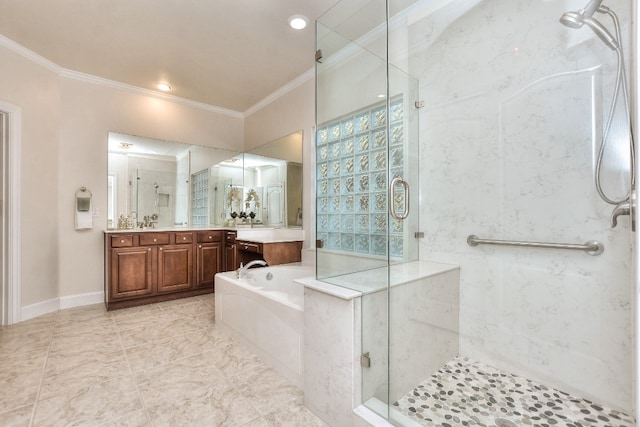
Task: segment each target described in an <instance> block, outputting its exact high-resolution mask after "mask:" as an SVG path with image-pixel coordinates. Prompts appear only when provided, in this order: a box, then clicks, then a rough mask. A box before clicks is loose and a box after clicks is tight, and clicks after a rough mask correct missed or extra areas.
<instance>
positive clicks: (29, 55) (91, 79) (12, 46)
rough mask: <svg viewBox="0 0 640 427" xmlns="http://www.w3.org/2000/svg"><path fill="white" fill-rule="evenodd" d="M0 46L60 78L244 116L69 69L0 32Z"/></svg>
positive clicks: (240, 115)
mask: <svg viewBox="0 0 640 427" xmlns="http://www.w3.org/2000/svg"><path fill="white" fill-rule="evenodd" d="M0 46H2V47H5V48H7V49H9V50H11V51H12V52H14V53H16V54H18V55H20V56H22V57H23V58H25V59H27V60H29V61H31V62H33V63H35V64H37V65H40V66H41V67H44V68H46V69H47V70H49V71H52V72H54V73H56V74H57V75H59V76H60V77H62V78H67V79H70V80H77V81H81V82H85V83H90V84H94V85H98V86H104V87H109V88H112V89H117V90H122V91H126V92H129V93H134V94H137V95H143V96H148V97H152V98H157V99H162V100H165V101H169V102H173V103H176V104H181V105H185V106H188V107H193V108H197V109H200V110H205V111H210V112H212V113H217V114H223V115H226V116H231V117H235V118H240V119H243V118H244V114H243V113H241V112H239V111H234V110H229V109H227V108H222V107H218V106H216V105H211V104H205V103H204V102H197V101H193V100H190V99H186V98H181V97H179V96H174V95H169V94H165V93H160V92H156V91H153V90H150V89H144V88H141V87H138V86H133V85H129V84H126V83H121V82H117V81H114V80H109V79H105V78H102V77H97V76H93V75H90V74H85V73H81V72H78V71H73V70H69V69H67V68H64V67H61V66H59V65H58V64H56V63H55V62H52V61H50V60H48V59H47V58H45V57H43V56H41V55H38V54H37V53H35V52H33V51H32V50H29V49H27V48H26V47H24V46H22V45H20V44H18V43H16V42H14V41H13V40H11V39H9V38H7V37H5V36H3V35H2V34H0Z"/></svg>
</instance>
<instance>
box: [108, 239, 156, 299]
mask: <svg viewBox="0 0 640 427" xmlns="http://www.w3.org/2000/svg"><path fill="white" fill-rule="evenodd" d="M110 252H111V253H110V257H109V258H110V264H109V265H110V267H109V273H110V274H109V279H108V283H107V286H108V289H105V291H107V290H108V295H109V297H110V298H114V299H115V298H132V297H140V296H145V295H151V294H152V293H153V292H154V289H153V258H154V256H153V255H154V253H153V248H150V247H146V246H137V247H116V248H113V249H110ZM105 293H106V292H105Z"/></svg>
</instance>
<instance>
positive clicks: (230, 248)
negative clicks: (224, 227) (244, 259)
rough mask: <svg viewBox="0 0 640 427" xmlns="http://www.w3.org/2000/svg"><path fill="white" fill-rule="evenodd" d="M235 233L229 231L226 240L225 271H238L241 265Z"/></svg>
mask: <svg viewBox="0 0 640 427" xmlns="http://www.w3.org/2000/svg"><path fill="white" fill-rule="evenodd" d="M237 235H238V233H236V232H235V231H227V233H226V236H225V239H224V257H223V260H224V271H232V270H237V269H238V267H240V265H239V264H238V262H237V257H236V236H237Z"/></svg>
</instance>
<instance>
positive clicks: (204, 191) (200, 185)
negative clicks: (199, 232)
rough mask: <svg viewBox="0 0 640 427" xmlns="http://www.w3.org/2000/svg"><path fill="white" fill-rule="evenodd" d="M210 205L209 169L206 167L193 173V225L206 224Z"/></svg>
mask: <svg viewBox="0 0 640 427" xmlns="http://www.w3.org/2000/svg"><path fill="white" fill-rule="evenodd" d="M208 205H209V171H208V170H207V169H204V170H202V171H200V172H196V173H194V174H193V175H191V225H192V226H194V227H198V226H203V227H204V226H206V225H207V221H208V216H207V206H208Z"/></svg>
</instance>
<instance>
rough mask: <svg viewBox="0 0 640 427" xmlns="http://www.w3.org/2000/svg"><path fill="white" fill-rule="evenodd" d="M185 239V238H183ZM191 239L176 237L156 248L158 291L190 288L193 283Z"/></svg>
mask: <svg viewBox="0 0 640 427" xmlns="http://www.w3.org/2000/svg"><path fill="white" fill-rule="evenodd" d="M185 240H186V239H185ZM192 243H193V240H192V239H189V242H184V243H183V242H182V241H180V240H179V239H176V243H175V244H173V245H167V246H161V247H159V248H158V293H162V292H174V291H177V290H183V289H190V288H191V286H192V285H193V244H192Z"/></svg>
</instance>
